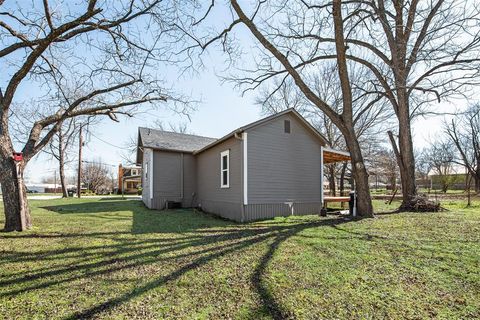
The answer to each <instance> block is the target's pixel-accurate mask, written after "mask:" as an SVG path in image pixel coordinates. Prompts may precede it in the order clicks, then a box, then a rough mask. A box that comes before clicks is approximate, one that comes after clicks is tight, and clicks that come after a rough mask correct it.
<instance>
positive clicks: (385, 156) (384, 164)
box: [375, 148, 399, 190]
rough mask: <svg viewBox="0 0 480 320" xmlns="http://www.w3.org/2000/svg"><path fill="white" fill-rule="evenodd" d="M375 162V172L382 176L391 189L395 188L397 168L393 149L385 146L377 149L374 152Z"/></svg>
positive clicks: (397, 174)
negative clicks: (376, 151) (375, 152)
mask: <svg viewBox="0 0 480 320" xmlns="http://www.w3.org/2000/svg"><path fill="white" fill-rule="evenodd" d="M375 164H376V168H377V170H376V172H377V174H379V175H382V176H384V177H385V178H386V181H388V184H389V185H390V187H391V188H392V190H396V189H397V178H398V176H399V170H398V164H397V159H396V157H395V154H394V153H393V151H392V150H388V149H385V148H384V149H381V150H379V151H378V153H377V154H376V159H375Z"/></svg>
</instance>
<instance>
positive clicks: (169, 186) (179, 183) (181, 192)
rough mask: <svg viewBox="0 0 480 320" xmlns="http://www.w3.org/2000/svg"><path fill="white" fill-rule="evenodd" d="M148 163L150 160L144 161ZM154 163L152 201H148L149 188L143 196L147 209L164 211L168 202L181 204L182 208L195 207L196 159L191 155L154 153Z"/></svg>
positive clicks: (166, 152)
mask: <svg viewBox="0 0 480 320" xmlns="http://www.w3.org/2000/svg"><path fill="white" fill-rule="evenodd" d="M144 158H147V157H144ZM146 161H148V159H147V160H144V162H146ZM153 163H154V166H153V175H154V177H153V189H154V191H153V199H152V201H150V202H149V201H148V199H147V198H148V197H149V190H148V188H147V189H144V192H143V194H142V197H143V198H144V202H145V204H146V205H147V207H149V208H152V209H159V210H162V209H165V204H166V202H167V201H176V202H181V203H182V207H192V206H195V205H196V203H195V202H194V200H195V199H194V197H193V195H194V194H195V192H196V159H195V157H194V156H193V155H192V154H189V153H184V154H182V153H179V152H168V151H154V155H153ZM182 165H183V171H182ZM144 179H145V177H144ZM147 202H149V203H148V204H147Z"/></svg>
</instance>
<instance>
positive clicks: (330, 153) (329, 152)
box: [323, 148, 351, 164]
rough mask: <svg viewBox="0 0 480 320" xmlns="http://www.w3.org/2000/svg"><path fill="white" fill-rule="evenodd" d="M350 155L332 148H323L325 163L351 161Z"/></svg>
mask: <svg viewBox="0 0 480 320" xmlns="http://www.w3.org/2000/svg"><path fill="white" fill-rule="evenodd" d="M350 159H351V157H350V153H348V152H345V151H340V150H335V149H330V148H323V163H324V164H328V163H334V162H343V161H350Z"/></svg>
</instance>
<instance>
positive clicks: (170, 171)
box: [153, 151, 182, 199]
mask: <svg viewBox="0 0 480 320" xmlns="http://www.w3.org/2000/svg"><path fill="white" fill-rule="evenodd" d="M153 172H154V178H153V197H154V198H157V197H165V198H168V197H172V198H176V199H178V198H181V196H182V189H181V187H182V182H181V180H182V162H181V154H180V153H176V152H164V151H155V152H154V154H153Z"/></svg>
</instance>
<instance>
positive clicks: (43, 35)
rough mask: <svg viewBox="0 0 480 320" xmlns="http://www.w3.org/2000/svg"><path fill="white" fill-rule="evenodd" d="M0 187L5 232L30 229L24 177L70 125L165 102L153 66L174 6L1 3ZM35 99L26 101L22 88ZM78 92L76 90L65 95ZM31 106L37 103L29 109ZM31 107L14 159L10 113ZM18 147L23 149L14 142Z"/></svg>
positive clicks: (130, 1)
mask: <svg viewBox="0 0 480 320" xmlns="http://www.w3.org/2000/svg"><path fill="white" fill-rule="evenodd" d="M0 8H1V12H0V14H1V15H2V21H0V39H1V40H0V43H1V44H0V60H1V61H2V62H1V63H2V73H3V75H4V78H3V79H4V81H3V83H2V86H1V89H0V183H1V185H2V191H3V205H4V212H5V218H6V219H5V230H7V231H12V230H19V231H20V230H25V229H27V228H28V227H30V226H31V224H32V222H31V217H30V213H29V208H28V203H27V198H26V193H25V187H24V183H23V179H22V177H23V172H24V170H25V166H26V165H27V163H28V162H29V161H30V160H31V159H32V157H34V156H35V155H36V154H37V153H38V152H39V151H40V150H42V149H43V148H44V147H45V146H46V145H48V143H49V142H50V140H51V139H52V138H53V137H54V136H55V134H57V132H58V131H59V129H60V128H61V127H62V125H63V124H64V123H65V122H67V121H68V120H69V119H72V118H75V117H79V116H85V115H91V116H102V115H103V116H107V117H109V118H110V119H112V120H114V121H118V120H119V119H118V116H119V115H126V116H128V115H132V114H133V113H134V112H136V111H138V110H139V108H140V107H142V108H143V107H145V104H147V103H150V105H151V106H153V107H155V104H156V103H158V102H164V101H166V100H167V99H168V98H170V94H169V93H168V91H167V90H165V89H164V85H163V83H162V82H161V81H160V80H159V79H158V77H157V74H156V73H155V72H154V70H155V69H158V67H157V68H153V63H154V62H156V63H158V61H160V60H161V61H164V60H165V59H167V58H166V57H165V54H164V48H163V47H162V45H161V44H162V42H161V38H160V36H162V35H163V30H164V28H168V26H169V25H171V24H172V23H171V20H170V16H172V13H174V12H173V10H175V6H172V4H171V3H165V2H163V1H161V0H156V1H155V0H151V1H140V0H125V1H110V0H107V1H102V2H97V1H96V0H89V1H81V2H71V1H65V2H59V3H58V4H57V5H56V6H55V7H53V6H50V4H49V1H47V0H45V1H42V2H40V1H34V2H28V3H27V2H6V3H3V2H2V4H0ZM22 86H28V87H29V88H30V92H32V94H33V93H35V96H34V97H33V98H32V99H31V100H30V102H29V101H28V100H25V99H24V98H23V97H22V94H20V93H19V88H20V87H22ZM65 88H75V90H68V91H66V90H64V89H65ZM31 101H35V103H32V102H31ZM20 105H22V108H23V109H28V110H29V113H30V119H31V120H32V125H31V126H30V128H29V130H28V133H27V134H26V136H25V137H24V139H23V141H22V144H21V145H22V148H21V151H22V152H23V159H21V160H20V161H14V159H13V157H12V155H13V153H14V144H13V141H12V140H13V139H12V137H16V136H17V132H14V131H13V132H12V131H11V130H12V128H13V127H12V126H11V121H10V120H11V119H12V115H13V114H14V113H16V112H20V111H19V109H20V108H16V107H15V106H20ZM18 145H20V144H18Z"/></svg>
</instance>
